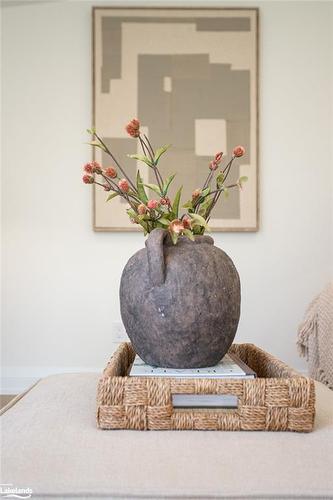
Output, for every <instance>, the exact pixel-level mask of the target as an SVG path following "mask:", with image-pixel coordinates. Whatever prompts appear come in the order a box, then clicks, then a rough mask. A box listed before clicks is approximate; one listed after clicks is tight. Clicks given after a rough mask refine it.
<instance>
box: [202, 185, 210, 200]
mask: <svg viewBox="0 0 333 500" xmlns="http://www.w3.org/2000/svg"><path fill="white" fill-rule="evenodd" d="M209 193H210V187H209V186H208V187H207V188H206V189H204V190H203V191H202V193H201V195H200V197H201V198H206V196H207V195H208V194H209Z"/></svg>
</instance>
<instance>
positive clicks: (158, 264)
mask: <svg viewBox="0 0 333 500" xmlns="http://www.w3.org/2000/svg"><path fill="white" fill-rule="evenodd" d="M167 234H168V233H167V232H166V231H165V230H164V229H159V228H157V229H154V230H153V231H152V232H151V233H150V234H149V236H148V238H147V239H146V248H147V255H148V267H149V275H150V280H151V282H152V284H153V286H160V285H163V283H164V278H165V276H164V274H165V263H164V251H163V242H164V238H165V237H166V235H167Z"/></svg>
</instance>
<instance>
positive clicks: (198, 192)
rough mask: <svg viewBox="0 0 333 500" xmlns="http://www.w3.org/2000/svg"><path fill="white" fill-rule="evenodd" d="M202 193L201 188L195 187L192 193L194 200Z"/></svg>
mask: <svg viewBox="0 0 333 500" xmlns="http://www.w3.org/2000/svg"><path fill="white" fill-rule="evenodd" d="M200 195H201V189H195V190H194V191H193V193H192V200H196V199H197V198H199V196H200Z"/></svg>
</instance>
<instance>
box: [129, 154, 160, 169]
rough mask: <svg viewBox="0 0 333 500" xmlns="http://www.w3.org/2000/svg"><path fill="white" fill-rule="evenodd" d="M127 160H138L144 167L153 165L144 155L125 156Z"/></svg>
mask: <svg viewBox="0 0 333 500" xmlns="http://www.w3.org/2000/svg"><path fill="white" fill-rule="evenodd" d="M127 156H128V158H132V159H133V160H138V161H143V163H145V164H146V165H148V166H149V167H153V166H154V165H153V163H152V162H151V161H150V160H149V158H147V156H144V155H127Z"/></svg>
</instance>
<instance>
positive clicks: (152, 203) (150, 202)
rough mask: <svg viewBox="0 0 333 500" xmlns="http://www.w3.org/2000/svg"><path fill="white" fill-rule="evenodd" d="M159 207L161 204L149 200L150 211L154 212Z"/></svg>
mask: <svg viewBox="0 0 333 500" xmlns="http://www.w3.org/2000/svg"><path fill="white" fill-rule="evenodd" d="M158 206H159V202H158V201H157V200H149V201H148V203H147V207H148V208H149V209H150V210H154V209H155V208H157V207H158Z"/></svg>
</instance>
